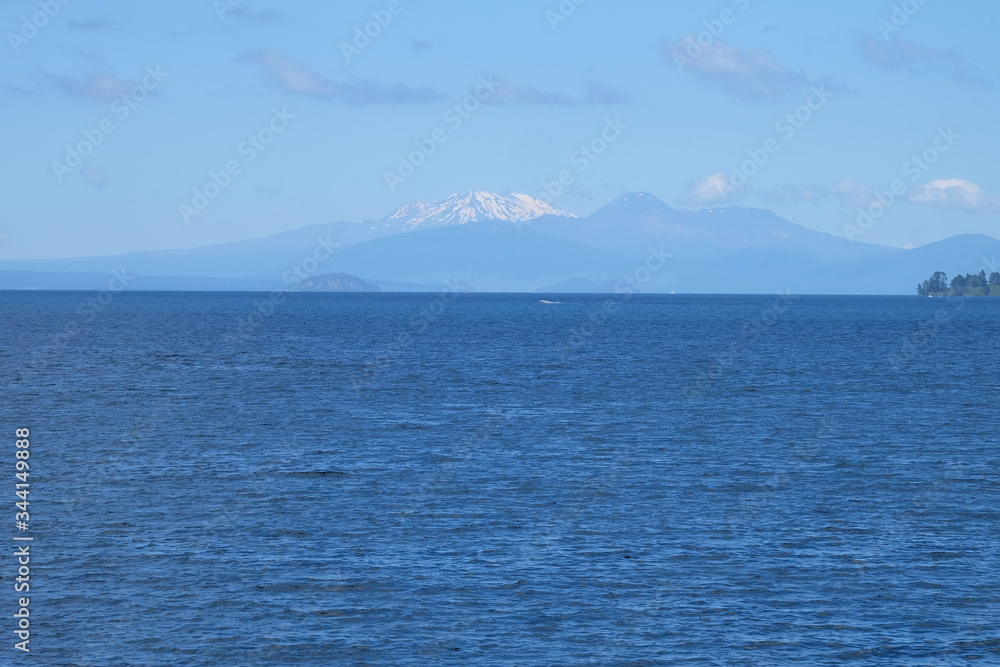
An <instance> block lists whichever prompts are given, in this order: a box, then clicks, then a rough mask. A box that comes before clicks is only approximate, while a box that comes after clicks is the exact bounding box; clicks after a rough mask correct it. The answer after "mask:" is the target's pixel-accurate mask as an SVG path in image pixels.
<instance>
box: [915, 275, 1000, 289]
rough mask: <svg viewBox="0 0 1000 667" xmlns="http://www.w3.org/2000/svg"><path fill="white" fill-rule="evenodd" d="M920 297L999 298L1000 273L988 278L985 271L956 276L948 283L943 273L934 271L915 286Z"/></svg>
mask: <svg viewBox="0 0 1000 667" xmlns="http://www.w3.org/2000/svg"><path fill="white" fill-rule="evenodd" d="M917 294H919V295H920V296H1000V271H994V272H993V273H992V274H990V276H989V277H987V276H986V270H985V269H982V270H980V271H979V273H978V274H973V273H968V274H966V275H964V276H963V275H962V274H958V275H957V276H955V277H954V278H952V279H951V282H950V283H949V282H948V275H947V274H946V273H944V272H943V271H935V272H934V275H932V276H931V277H930V278H928V279H927V280H925V281H924V282H922V283H920V284H919V285H917Z"/></svg>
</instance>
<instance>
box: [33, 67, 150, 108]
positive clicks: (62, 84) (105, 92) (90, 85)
mask: <svg viewBox="0 0 1000 667" xmlns="http://www.w3.org/2000/svg"><path fill="white" fill-rule="evenodd" d="M42 76H43V77H44V79H45V81H46V82H48V84H49V85H51V86H52V87H53V88H55V89H56V90H58V91H60V92H62V93H64V94H66V95H69V96H71V97H80V98H83V99H86V100H91V101H93V102H113V101H114V100H116V99H118V98H119V97H121V96H122V95H125V94H127V93H129V92H130V91H131V90H132V89H133V88H134V87H135V84H134V83H131V82H129V81H126V80H124V79H119V78H118V77H117V76H115V75H114V74H107V73H103V74H91V75H90V76H89V77H87V78H86V79H74V78H72V77H68V76H59V75H57V74H48V73H44V74H43V75H42Z"/></svg>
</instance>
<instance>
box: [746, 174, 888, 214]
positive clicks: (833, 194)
mask: <svg viewBox="0 0 1000 667" xmlns="http://www.w3.org/2000/svg"><path fill="white" fill-rule="evenodd" d="M762 198H763V200H764V201H766V202H769V203H774V204H799V203H802V202H808V203H811V204H822V203H825V202H828V201H835V202H838V203H839V204H841V205H842V206H845V207H848V208H866V207H868V206H869V205H870V204H871V203H872V202H874V201H876V198H875V190H874V189H872V188H871V187H870V186H868V185H866V184H864V183H862V182H861V181H851V180H846V179H845V180H842V181H840V182H838V183H837V184H836V185H835V186H833V187H828V186H822V185H807V186H798V185H791V184H786V185H781V186H778V187H776V188H774V189H773V190H771V191H769V192H767V193H765V194H764V195H763V197H762Z"/></svg>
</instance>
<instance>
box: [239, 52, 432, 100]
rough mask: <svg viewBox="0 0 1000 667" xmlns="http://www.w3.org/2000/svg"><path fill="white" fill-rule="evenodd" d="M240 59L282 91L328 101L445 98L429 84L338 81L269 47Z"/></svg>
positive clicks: (360, 80)
mask: <svg viewBox="0 0 1000 667" xmlns="http://www.w3.org/2000/svg"><path fill="white" fill-rule="evenodd" d="M241 60H242V61H244V62H250V63H253V64H255V65H258V66H259V67H260V68H261V69H263V70H264V72H265V73H266V74H267V75H268V77H269V78H270V79H271V80H272V81H273V82H274V83H276V84H277V85H278V87H279V88H281V89H282V90H284V91H285V92H288V93H294V94H296V95H307V96H309V97H315V98H317V99H321V100H327V101H330V102H343V103H345V104H349V105H352V106H368V105H380V104H385V105H397V104H426V103H428V102H436V101H439V100H443V99H445V96H444V95H443V94H442V93H439V92H438V91H436V90H434V89H433V88H429V87H425V88H413V87H411V86H407V85H405V84H402V83H397V84H384V83H381V82H377V81H371V80H366V79H355V80H353V81H351V82H349V83H338V82H336V81H333V80H331V79H328V78H326V77H324V76H321V75H319V74H316V73H315V72H313V71H311V70H309V69H308V68H306V67H305V66H304V65H301V64H299V63H297V62H295V61H293V60H290V59H288V58H286V57H285V56H284V55H282V54H281V53H280V52H278V51H275V50H273V49H268V50H264V51H255V52H252V53H248V54H246V55H244V56H243V57H242V58H241Z"/></svg>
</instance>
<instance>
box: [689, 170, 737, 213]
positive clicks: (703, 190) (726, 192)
mask: <svg viewBox="0 0 1000 667" xmlns="http://www.w3.org/2000/svg"><path fill="white" fill-rule="evenodd" d="M734 194H736V188H734V187H733V186H732V185H730V184H729V178H728V177H727V176H726V175H725V174H724V173H723V172H721V171H720V172H717V173H715V174H712V175H711V176H708V177H707V178H703V179H702V180H700V181H698V182H697V183H695V185H694V187H693V188H692V190H691V192H690V193H689V194H688V196H687V197H685V198H684V201H685V203H689V204H698V205H708V204H721V203H723V202H725V201H728V200H729V199H731V198H732V196H733V195H734Z"/></svg>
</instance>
